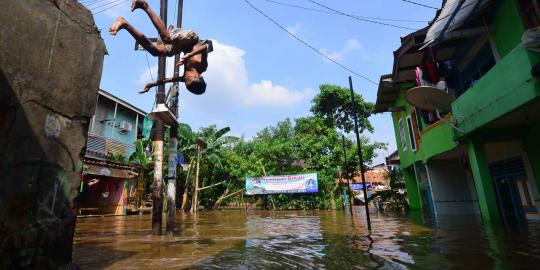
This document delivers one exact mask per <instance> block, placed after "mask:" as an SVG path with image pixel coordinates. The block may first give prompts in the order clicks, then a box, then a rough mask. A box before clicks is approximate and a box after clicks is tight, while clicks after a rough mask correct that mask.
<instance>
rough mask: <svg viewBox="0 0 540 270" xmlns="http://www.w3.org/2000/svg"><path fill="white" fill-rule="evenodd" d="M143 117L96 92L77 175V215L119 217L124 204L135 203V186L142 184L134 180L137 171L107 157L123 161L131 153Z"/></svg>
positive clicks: (140, 131)
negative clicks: (80, 171)
mask: <svg viewBox="0 0 540 270" xmlns="http://www.w3.org/2000/svg"><path fill="white" fill-rule="evenodd" d="M145 115H146V113H145V112H144V111H143V110H141V109H139V108H137V107H135V106H133V105H132V104H129V103H127V102H125V101H123V100H122V99H120V98H118V97H115V96H114V95H112V94H110V93H108V92H106V91H103V90H100V91H99V94H98V97H97V105H96V111H95V114H94V116H93V117H92V119H91V121H90V127H89V129H88V141H87V144H86V152H85V156H84V165H83V172H82V175H81V180H82V181H81V190H80V196H79V208H80V213H81V214H116V215H123V214H125V213H126V211H127V207H128V204H129V203H130V202H131V201H136V200H135V197H136V196H137V192H138V189H137V187H138V184H139V182H142V181H138V175H139V172H138V171H137V169H136V167H135V166H133V165H131V164H123V163H122V162H120V161H117V160H114V159H113V158H112V157H111V155H112V154H116V155H122V156H124V157H125V158H126V159H127V158H128V157H129V156H130V155H131V154H132V153H133V152H134V151H135V147H134V145H133V144H134V142H135V141H136V140H137V139H138V138H140V137H141V134H142V123H143V119H144V117H145ZM140 184H141V185H142V184H143V183H140Z"/></svg>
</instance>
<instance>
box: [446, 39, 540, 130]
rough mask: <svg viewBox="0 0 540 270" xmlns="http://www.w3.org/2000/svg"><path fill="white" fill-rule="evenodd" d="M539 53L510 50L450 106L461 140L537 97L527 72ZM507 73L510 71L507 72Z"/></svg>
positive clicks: (535, 84) (538, 90) (537, 90)
mask: <svg viewBox="0 0 540 270" xmlns="http://www.w3.org/2000/svg"><path fill="white" fill-rule="evenodd" d="M539 60H540V54H537V53H532V52H529V51H527V50H525V49H523V48H521V47H516V48H514V49H513V50H512V51H511V52H510V53H508V54H507V55H506V56H505V57H504V58H503V59H502V60H501V61H500V62H499V63H497V65H495V66H494V67H493V68H492V69H491V70H490V71H489V72H488V73H486V74H485V75H484V76H483V77H482V78H480V80H478V82H477V83H476V85H474V86H473V87H472V88H470V89H469V90H467V92H465V93H463V95H461V96H460V97H459V98H458V99H457V100H456V101H454V103H453V104H452V112H453V113H454V116H455V117H456V119H457V121H458V127H459V128H460V129H462V131H463V132H459V133H456V136H457V137H458V138H459V137H462V136H464V135H467V134H469V133H470V132H472V131H474V130H476V129H478V128H480V127H482V126H484V125H485V124H487V123H489V122H491V121H493V120H495V119H496V118H498V117H500V116H502V115H504V114H506V113H509V112H510V111H512V110H514V109H516V108H518V107H519V106H522V105H523V104H525V103H527V102H529V101H531V100H533V99H535V98H537V97H538V96H540V87H539V83H538V81H537V80H534V79H533V78H532V76H531V74H530V70H531V68H532V66H533V65H534V64H536V63H537V62H538V61H539ZM510 71H511V72H510Z"/></svg>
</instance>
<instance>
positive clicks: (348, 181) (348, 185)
mask: <svg viewBox="0 0 540 270" xmlns="http://www.w3.org/2000/svg"><path fill="white" fill-rule="evenodd" d="M341 141H342V142H343V157H344V158H345V168H344V169H345V170H347V167H348V166H349V164H348V163H347V149H346V148H345V135H343V134H341ZM345 173H346V172H345ZM341 177H342V178H343V176H341ZM345 177H347V187H348V190H349V208H350V210H351V216H353V215H354V214H353V202H354V199H353V196H352V191H351V178H350V177H349V174H348V173H346V176H345ZM353 177H354V176H353Z"/></svg>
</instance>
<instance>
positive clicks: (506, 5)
mask: <svg viewBox="0 0 540 270" xmlns="http://www.w3.org/2000/svg"><path fill="white" fill-rule="evenodd" d="M500 2H501V4H500V6H499V8H498V9H497V11H496V12H495V20H494V22H493V26H494V27H495V30H494V31H493V33H492V37H493V39H494V40H495V44H496V46H497V51H498V52H499V54H500V56H501V58H503V57H504V56H506V54H508V53H509V52H510V51H512V50H513V49H514V48H515V47H516V46H517V45H518V44H519V43H521V35H522V34H523V32H524V31H525V28H524V27H523V23H522V20H521V16H520V15H519V11H518V6H517V3H516V2H517V1H516V0H502V1H500Z"/></svg>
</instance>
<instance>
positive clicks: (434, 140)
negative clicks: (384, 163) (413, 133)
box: [392, 90, 458, 168]
mask: <svg viewBox="0 0 540 270" xmlns="http://www.w3.org/2000/svg"><path fill="white" fill-rule="evenodd" d="M405 92H406V90H402V91H401V93H400V94H399V96H398V98H397V99H396V102H395V106H403V107H405V108H406V109H405V111H404V112H401V119H402V121H403V127H404V128H405V140H406V141H407V149H406V150H405V151H403V150H402V149H401V136H400V133H399V126H398V120H399V118H398V117H397V113H392V120H393V122H394V134H395V136H396V145H397V148H398V154H399V158H400V162H401V166H402V168H406V167H409V166H411V165H412V164H413V163H414V162H415V161H418V160H420V161H422V162H424V163H426V162H427V161H428V160H429V159H430V158H431V157H433V156H436V155H438V154H441V153H444V152H447V151H450V150H452V149H454V148H455V147H457V146H458V144H457V143H456V142H455V141H454V132H453V130H452V128H451V127H450V126H448V125H446V124H441V125H438V126H436V127H435V128H432V129H430V130H429V131H426V132H424V133H423V134H422V135H421V137H420V146H419V148H418V150H417V151H412V148H411V143H410V142H411V141H410V136H409V130H408V129H409V127H408V123H407V117H408V116H410V115H411V106H410V105H409V104H408V103H407V101H406V99H405ZM418 121H419V122H420V123H419V124H420V126H423V127H425V126H426V124H425V123H424V121H423V120H422V117H419V119H418Z"/></svg>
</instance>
